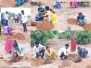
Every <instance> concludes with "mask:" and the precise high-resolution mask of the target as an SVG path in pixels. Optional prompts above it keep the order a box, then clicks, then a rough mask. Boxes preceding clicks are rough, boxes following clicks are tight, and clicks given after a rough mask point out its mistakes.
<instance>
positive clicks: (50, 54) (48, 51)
mask: <svg viewBox="0 0 91 68" xmlns="http://www.w3.org/2000/svg"><path fill="white" fill-rule="evenodd" d="M46 57H49V58H51V59H54V58H55V57H56V52H55V51H54V50H53V49H52V48H50V47H49V46H46Z"/></svg>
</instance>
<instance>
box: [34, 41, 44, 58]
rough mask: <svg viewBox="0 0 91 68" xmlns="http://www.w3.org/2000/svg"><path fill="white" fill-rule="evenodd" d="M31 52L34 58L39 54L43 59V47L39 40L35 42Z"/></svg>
mask: <svg viewBox="0 0 91 68" xmlns="http://www.w3.org/2000/svg"><path fill="white" fill-rule="evenodd" d="M33 53H34V56H35V57H36V58H39V56H41V58H42V59H44V53H45V49H44V46H43V45H41V44H39V41H36V42H35V46H34V47H33Z"/></svg>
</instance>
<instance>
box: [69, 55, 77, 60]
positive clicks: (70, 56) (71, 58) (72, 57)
mask: <svg viewBox="0 0 91 68" xmlns="http://www.w3.org/2000/svg"><path fill="white" fill-rule="evenodd" d="M76 56H77V54H70V55H69V59H70V60H74V59H75V58H76Z"/></svg>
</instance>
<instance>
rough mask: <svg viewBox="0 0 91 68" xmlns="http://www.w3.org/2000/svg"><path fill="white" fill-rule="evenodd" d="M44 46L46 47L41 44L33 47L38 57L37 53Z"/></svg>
mask: <svg viewBox="0 0 91 68" xmlns="http://www.w3.org/2000/svg"><path fill="white" fill-rule="evenodd" d="M42 47H44V46H43V45H41V44H39V46H38V47H36V45H35V46H34V47H33V53H34V56H35V57H36V53H37V52H39V51H40V49H41V48H42Z"/></svg>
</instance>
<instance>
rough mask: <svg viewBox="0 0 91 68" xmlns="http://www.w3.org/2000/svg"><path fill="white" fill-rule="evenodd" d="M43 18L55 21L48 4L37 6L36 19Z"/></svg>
mask: <svg viewBox="0 0 91 68" xmlns="http://www.w3.org/2000/svg"><path fill="white" fill-rule="evenodd" d="M44 19H46V20H47V21H48V22H50V23H53V24H55V23H57V17H56V14H55V12H54V11H53V10H52V9H51V8H50V7H49V6H45V8H42V7H39V8H38V12H37V13H36V16H35V20H36V21H43V20H44Z"/></svg>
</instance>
